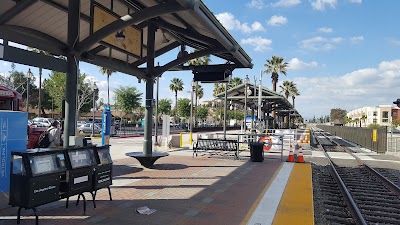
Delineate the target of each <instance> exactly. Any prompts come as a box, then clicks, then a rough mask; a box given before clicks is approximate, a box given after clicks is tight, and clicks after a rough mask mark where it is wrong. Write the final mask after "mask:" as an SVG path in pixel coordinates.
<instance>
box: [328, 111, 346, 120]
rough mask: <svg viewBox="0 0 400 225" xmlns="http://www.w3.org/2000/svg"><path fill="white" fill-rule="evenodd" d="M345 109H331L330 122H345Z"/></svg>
mask: <svg viewBox="0 0 400 225" xmlns="http://www.w3.org/2000/svg"><path fill="white" fill-rule="evenodd" d="M346 114H347V111H346V110H344V109H339V108H337V109H331V113H330V118H331V121H332V122H335V120H338V121H339V122H341V123H344V122H345V119H346Z"/></svg>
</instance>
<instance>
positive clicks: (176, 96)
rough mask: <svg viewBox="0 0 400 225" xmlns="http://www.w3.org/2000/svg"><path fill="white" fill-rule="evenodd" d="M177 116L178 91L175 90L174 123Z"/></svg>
mask: <svg viewBox="0 0 400 225" xmlns="http://www.w3.org/2000/svg"><path fill="white" fill-rule="evenodd" d="M177 118H178V91H175V121H174V122H175V123H176V120H177Z"/></svg>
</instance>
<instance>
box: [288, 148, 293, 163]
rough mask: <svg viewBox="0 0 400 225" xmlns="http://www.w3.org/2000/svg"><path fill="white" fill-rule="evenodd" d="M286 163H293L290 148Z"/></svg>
mask: <svg viewBox="0 0 400 225" xmlns="http://www.w3.org/2000/svg"><path fill="white" fill-rule="evenodd" d="M286 162H294V154H293V150H292V148H290V150H289V156H288V158H287V161H286Z"/></svg>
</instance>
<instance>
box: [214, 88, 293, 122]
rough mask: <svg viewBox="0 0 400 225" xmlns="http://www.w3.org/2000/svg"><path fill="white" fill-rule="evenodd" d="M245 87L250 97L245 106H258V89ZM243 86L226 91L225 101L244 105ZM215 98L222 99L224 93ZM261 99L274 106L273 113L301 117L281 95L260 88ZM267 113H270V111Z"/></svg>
mask: <svg viewBox="0 0 400 225" xmlns="http://www.w3.org/2000/svg"><path fill="white" fill-rule="evenodd" d="M247 87H248V88H249V89H250V90H251V92H252V93H251V95H248V96H247V105H248V106H249V107H256V108H257V106H258V93H259V87H258V86H255V85H254V84H248V85H247ZM244 91H245V84H241V85H238V86H236V87H234V88H231V89H229V90H227V100H228V101H232V103H236V104H239V105H244V102H245V94H244ZM216 97H217V98H219V99H223V98H224V97H225V93H224V92H221V93H219V94H217V95H216ZM261 99H262V101H264V102H271V103H273V104H274V105H275V111H276V112H277V113H282V114H288V113H290V116H295V117H301V115H300V114H299V113H298V112H297V110H296V109H294V108H293V106H292V104H291V103H290V102H289V101H288V100H287V99H286V98H285V97H284V96H283V95H281V94H279V93H277V92H275V91H272V90H269V89H268V88H266V87H262V93H261ZM269 111H272V110H271V109H270V110H269Z"/></svg>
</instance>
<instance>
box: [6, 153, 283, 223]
mask: <svg viewBox="0 0 400 225" xmlns="http://www.w3.org/2000/svg"><path fill="white" fill-rule="evenodd" d="M280 165H281V161H280V160H278V159H266V160H265V161H264V162H262V163H256V162H250V161H248V160H247V159H241V160H236V161H235V160H233V158H227V159H220V158H209V157H205V156H203V157H196V158H192V157H190V156H177V155H171V156H168V157H165V158H162V159H160V160H159V161H157V164H156V166H155V167H154V168H153V169H147V168H143V167H142V166H141V165H140V164H139V162H138V161H136V160H135V159H133V158H123V159H118V160H115V161H114V176H115V177H114V185H113V188H112V195H113V201H109V200H108V192H107V191H106V190H101V191H99V192H98V196H97V208H96V209H94V208H93V204H92V203H91V202H90V201H88V210H87V214H86V216H84V215H83V210H82V202H81V203H80V205H79V206H77V207H76V206H75V204H74V201H71V202H70V207H69V209H65V207H64V206H65V201H63V200H62V201H59V202H56V203H52V204H49V205H44V206H41V207H39V208H38V214H39V218H40V224H41V225H46V224H52V225H53V224H57V225H64V224H73V225H81V224H139V225H141V224H154V225H159V224H190V225H195V224H205V225H206V224H207V225H210V224H241V223H242V222H243V220H244V219H245V218H246V216H247V217H248V215H247V214H248V212H249V210H250V208H251V207H252V205H253V203H254V202H255V201H256V200H257V197H259V195H260V193H261V192H262V190H263V189H264V188H265V186H266V185H267V184H268V182H269V181H270V180H271V178H272V177H273V175H274V173H275V172H276V171H277V169H278V168H279V166H280ZM85 196H86V198H87V199H88V200H91V197H90V195H89V194H85ZM141 206H147V207H149V208H151V209H156V210H157V211H156V212H155V213H153V214H151V215H141V214H139V213H137V212H136V208H138V207H141ZM16 214H17V208H7V209H4V210H0V224H5V225H11V224H12V225H14V224H16ZM22 215H23V216H24V217H23V218H22V221H21V224H22V225H24V224H34V217H32V216H31V215H33V214H32V212H31V211H30V210H27V211H24V210H23V211H22Z"/></svg>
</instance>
